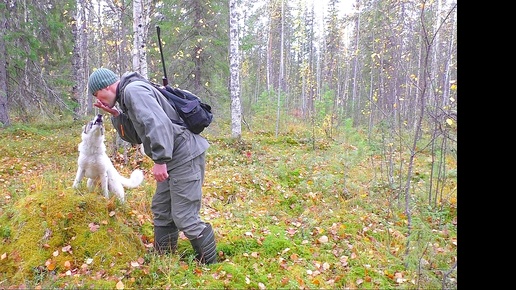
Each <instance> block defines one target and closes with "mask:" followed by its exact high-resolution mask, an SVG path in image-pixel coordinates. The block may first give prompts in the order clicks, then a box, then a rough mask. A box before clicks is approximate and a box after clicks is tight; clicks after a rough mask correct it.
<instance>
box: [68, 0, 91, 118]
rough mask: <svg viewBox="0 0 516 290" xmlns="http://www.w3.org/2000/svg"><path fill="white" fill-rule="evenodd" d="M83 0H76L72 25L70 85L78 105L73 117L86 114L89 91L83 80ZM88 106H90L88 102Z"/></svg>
mask: <svg viewBox="0 0 516 290" xmlns="http://www.w3.org/2000/svg"><path fill="white" fill-rule="evenodd" d="M82 2H83V0H77V2H76V4H77V10H76V11H75V12H76V13H75V21H74V23H73V25H72V34H73V38H74V39H75V42H74V46H73V55H72V69H73V71H74V73H73V75H74V86H73V87H72V96H73V98H74V100H75V101H76V102H78V103H79V106H78V107H77V109H76V110H75V111H74V114H75V116H74V118H75V119H77V118H80V117H81V116H86V115H87V113H88V109H91V107H88V98H89V92H88V88H87V86H86V83H85V82H84V80H86V79H88V75H87V73H86V72H87V69H86V68H87V61H86V60H87V57H86V56H87V55H88V51H87V45H86V44H87V41H86V38H87V35H86V31H87V30H86V29H85V27H86V21H85V7H84V5H83V3H82ZM90 106H92V104H91V102H90Z"/></svg>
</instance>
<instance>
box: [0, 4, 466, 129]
mask: <svg viewBox="0 0 516 290" xmlns="http://www.w3.org/2000/svg"><path fill="white" fill-rule="evenodd" d="M350 1H351V0H350ZM234 2H236V5H235V7H237V8H234V10H237V11H238V12H239V13H238V23H239V29H238V40H239V50H237V52H238V53H239V55H238V57H239V58H238V59H239V76H240V77H239V80H240V91H239V92H240V93H239V97H240V98H241V110H242V121H243V124H244V125H245V126H247V127H248V128H249V129H252V128H253V126H254V127H259V123H258V124H254V123H253V119H254V118H255V117H257V116H269V117H268V118H270V120H271V121H274V120H277V121H278V130H281V128H282V126H283V125H284V124H285V122H292V121H298V120H305V121H310V122H312V123H313V124H314V125H317V126H325V127H326V128H327V130H326V131H327V134H328V135H329V136H330V137H331V134H332V130H334V129H335V128H338V127H339V126H341V125H342V124H343V123H344V122H345V120H346V119H350V120H352V122H353V125H354V126H366V127H367V126H368V127H371V126H375V125H379V124H385V125H387V126H389V127H391V128H406V129H409V130H415V128H417V127H418V126H423V127H425V128H432V130H433V129H437V130H439V131H440V132H442V131H443V130H447V129H448V128H449V127H450V126H452V127H453V126H456V112H457V91H456V86H457V84H456V76H457V29H456V28H457V18H456V15H457V13H456V12H457V9H456V3H455V2H454V1H445V0H439V1H393V0H368V1H358V0H357V1H354V0H353V1H352V3H351V5H341V4H340V2H342V0H340V1H339V0H330V1H329V2H328V6H327V9H326V10H322V9H320V7H317V8H319V9H320V10H321V11H322V13H318V14H316V13H315V11H316V9H315V8H316V6H315V5H321V4H320V3H319V2H317V3H314V2H311V3H308V2H306V1H304V0H298V1H286V0H285V1H259V2H257V1H248V0H242V1H234ZM348 3H349V2H348ZM134 4H138V5H139V6H140V10H139V12H138V13H139V14H136V13H135V9H133V8H134V7H133V1H124V0H115V1H112V0H107V1H95V0H49V1H32V0H24V1H3V3H0V8H1V9H0V11H1V12H0V21H1V23H2V24H1V25H2V30H1V35H0V36H1V37H0V54H1V55H2V58H0V59H1V60H0V62H1V65H0V121H1V122H2V124H4V125H8V124H9V123H10V122H12V121H14V122H17V121H22V122H30V121H34V120H38V119H41V118H50V119H58V118H63V117H65V116H69V115H71V114H73V115H74V117H75V118H78V117H81V116H84V115H87V114H90V113H92V110H93V107H92V97H91V96H88V94H87V86H86V83H87V78H88V75H89V74H90V73H91V72H92V71H93V70H94V69H96V68H98V67H102V66H103V67H108V68H111V69H113V70H114V71H116V72H118V73H120V74H122V73H123V72H125V71H128V70H137V71H140V72H142V73H143V74H144V75H147V76H148V77H149V78H150V79H152V80H154V81H156V82H160V81H161V77H162V76H163V69H162V63H161V57H160V55H159V50H158V46H157V44H158V41H157V36H156V33H155V27H156V25H159V26H160V27H161V38H162V39H163V47H164V53H165V55H164V60H165V64H166V67H167V73H168V78H169V82H170V83H171V84H173V85H178V86H181V87H184V88H187V89H189V90H191V91H193V92H194V93H197V94H198V95H200V96H202V97H203V99H205V100H206V101H207V102H208V103H211V104H212V106H213V107H214V109H215V112H217V114H216V118H217V119H218V120H220V121H224V120H229V119H230V118H231V114H230V112H229V110H230V105H229V104H230V101H231V100H230V87H229V78H230V68H229V58H230V57H231V56H230V55H229V52H230V51H229V49H228V47H229V24H230V22H229V18H230V14H229V13H230V11H229V10H230V7H229V5H228V2H227V1H216V0H215V1H198V0H195V1H176V0H165V1H148V0H144V1H142V0H137V1H134ZM348 6H349V7H352V9H351V10H348V9H346V10H347V11H341V10H342V9H341V8H342V7H348ZM135 15H136V16H135ZM316 16H317V17H316ZM135 17H138V18H144V19H135ZM4 28H5V29H4ZM135 44H138V45H140V46H141V47H135ZM260 122H261V121H260Z"/></svg>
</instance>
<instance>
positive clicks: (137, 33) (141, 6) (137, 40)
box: [132, 0, 151, 77]
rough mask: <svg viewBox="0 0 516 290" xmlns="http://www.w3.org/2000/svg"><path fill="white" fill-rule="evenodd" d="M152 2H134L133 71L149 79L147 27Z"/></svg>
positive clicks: (141, 0) (136, 0) (142, 0)
mask: <svg viewBox="0 0 516 290" xmlns="http://www.w3.org/2000/svg"><path fill="white" fill-rule="evenodd" d="M150 5H151V3H150V0H134V2H133V50H132V51H133V53H132V56H133V70H134V71H137V72H139V73H140V74H141V75H142V76H144V77H147V75H148V72H147V45H146V43H147V27H148V23H149V18H150V16H149V11H150V10H149V7H150Z"/></svg>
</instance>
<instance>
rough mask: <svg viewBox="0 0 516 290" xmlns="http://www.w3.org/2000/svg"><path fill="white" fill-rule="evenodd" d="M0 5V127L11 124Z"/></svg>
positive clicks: (4, 20)
mask: <svg viewBox="0 0 516 290" xmlns="http://www.w3.org/2000/svg"><path fill="white" fill-rule="evenodd" d="M6 10H7V9H4V8H2V7H0V127H6V126H9V125H10V124H11V121H10V120H9V110H8V107H7V69H6V68H7V63H6V61H7V59H8V58H7V53H6V50H5V41H4V34H5V31H7V16H6V12H7V11H6Z"/></svg>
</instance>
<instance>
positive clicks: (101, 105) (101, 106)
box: [93, 100, 120, 117]
mask: <svg viewBox="0 0 516 290" xmlns="http://www.w3.org/2000/svg"><path fill="white" fill-rule="evenodd" d="M93 105H94V106H95V107H97V108H99V109H101V110H103V111H105V112H108V113H110V114H111V115H113V116H115V117H116V116H118V115H120V112H119V111H118V110H117V109H116V108H114V107H113V108H110V107H109V106H108V105H106V104H104V103H102V102H101V101H100V100H97V102H96V103H95V104H93Z"/></svg>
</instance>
